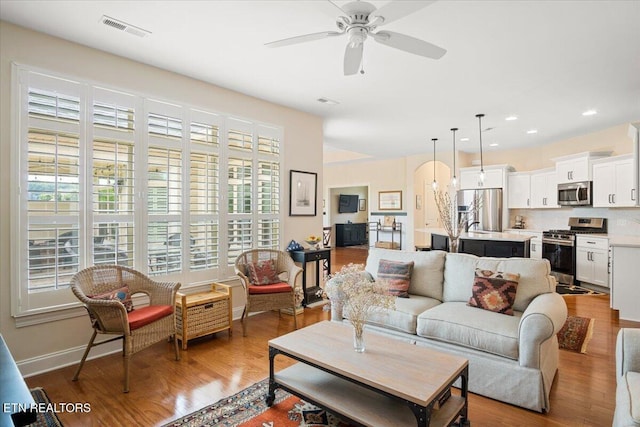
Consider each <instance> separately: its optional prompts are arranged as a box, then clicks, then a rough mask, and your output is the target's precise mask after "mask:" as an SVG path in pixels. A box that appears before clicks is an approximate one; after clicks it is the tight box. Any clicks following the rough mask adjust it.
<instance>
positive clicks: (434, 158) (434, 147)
mask: <svg viewBox="0 0 640 427" xmlns="http://www.w3.org/2000/svg"><path fill="white" fill-rule="evenodd" d="M431 140H432V141H433V182H432V183H431V187H433V191H436V190H437V189H438V182H437V181H436V141H437V140H438V138H433V139H431Z"/></svg>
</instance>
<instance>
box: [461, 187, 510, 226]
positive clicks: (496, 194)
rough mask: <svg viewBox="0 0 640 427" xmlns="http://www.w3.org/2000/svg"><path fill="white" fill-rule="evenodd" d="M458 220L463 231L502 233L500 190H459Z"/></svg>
mask: <svg viewBox="0 0 640 427" xmlns="http://www.w3.org/2000/svg"><path fill="white" fill-rule="evenodd" d="M457 199H458V220H460V219H461V218H462V219H464V222H465V231H466V230H467V229H468V230H469V231H474V230H482V231H502V189H501V188H486V189H481V190H460V191H458V193H457Z"/></svg>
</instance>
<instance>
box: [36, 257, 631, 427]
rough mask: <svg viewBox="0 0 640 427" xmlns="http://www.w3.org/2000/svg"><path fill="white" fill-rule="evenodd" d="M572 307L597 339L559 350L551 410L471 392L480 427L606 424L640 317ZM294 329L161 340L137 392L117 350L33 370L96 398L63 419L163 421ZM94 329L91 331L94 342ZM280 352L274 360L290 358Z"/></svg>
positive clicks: (308, 318) (602, 307) (54, 395)
mask: <svg viewBox="0 0 640 427" xmlns="http://www.w3.org/2000/svg"><path fill="white" fill-rule="evenodd" d="M366 256H367V251H366V250H362V249H350V248H336V249H335V250H333V251H332V268H333V270H334V271H337V270H338V269H339V268H340V267H341V266H342V265H344V264H347V263H349V262H353V263H364V261H365V259H366ZM565 300H566V302H567V306H568V308H569V314H571V315H577V316H583V317H593V318H595V319H596V320H595V328H594V334H593V339H592V340H591V342H590V343H589V347H588V349H587V353H586V354H578V353H572V352H568V351H564V350H561V351H560V368H559V371H558V373H557V375H556V378H555V380H554V385H553V389H552V391H551V411H550V412H549V413H548V414H538V413H536V412H532V411H528V410H525V409H521V408H518V407H515V406H512V405H507V404H504V403H501V402H498V401H494V400H491V399H487V398H485V397H482V396H478V395H474V394H471V395H470V398H469V419H470V420H471V423H472V425H473V426H475V427H478V426H514V425H516V426H598V427H600V426H608V425H611V421H612V418H613V410H614V406H615V340H616V334H617V333H618V330H619V329H620V328H621V327H640V323H636V322H625V321H619V320H618V318H617V316H616V314H615V312H613V311H612V310H610V309H609V300H608V296H566V297H565ZM324 319H329V313H328V312H325V311H323V310H322V307H315V308H310V309H309V308H308V309H306V310H305V312H304V314H303V315H301V316H299V317H298V322H299V324H301V325H302V326H305V325H309V324H313V323H315V322H318V321H321V320H324ZM292 329H293V318H292V317H291V316H287V315H282V316H281V317H280V316H278V314H277V313H275V312H268V313H262V314H259V315H256V316H252V317H251V319H250V321H249V336H248V337H243V336H242V328H241V325H240V322H239V321H235V322H234V325H233V335H232V336H231V337H229V336H228V335H227V333H218V334H216V335H215V336H214V337H205V338H202V339H198V340H193V341H190V342H189V349H188V350H187V351H183V352H182V359H181V360H180V361H179V362H176V361H175V360H174V359H173V351H172V347H171V345H170V344H168V343H164V342H162V343H158V344H156V345H154V346H152V347H150V348H148V349H146V350H144V351H142V352H140V353H138V354H135V355H134V356H133V358H132V361H131V364H132V366H131V386H130V389H131V391H130V392H129V393H127V394H125V393H122V356H121V355H115V354H114V355H110V356H107V357H103V358H100V359H95V360H90V361H88V362H87V363H86V365H85V367H84V369H83V371H82V373H81V374H80V379H79V381H78V382H72V381H71V377H72V376H73V374H74V371H75V369H76V366H69V367H66V368H62V369H58V370H56V371H52V372H48V373H45V374H41V375H37V376H33V377H30V378H27V380H26V381H27V384H28V385H29V386H30V387H36V386H41V387H44V388H45V390H46V391H47V393H48V395H49V397H50V398H51V401H52V402H54V403H62V402H67V403H85V402H86V403H89V404H90V405H91V412H90V413H60V414H59V417H60V419H61V421H62V422H63V423H64V425H65V426H83V427H84V426H121V425H123V426H124V425H126V426H134V425H135V426H154V425H162V424H164V423H167V422H169V421H172V420H174V419H176V418H179V417H181V416H183V415H186V414H189V413H191V412H193V411H196V410H198V409H200V408H202V407H204V406H206V405H208V404H211V403H214V402H216V401H218V400H219V399H222V398H224V397H226V396H229V395H231V394H233V393H235V392H237V391H239V390H242V389H243V388H245V387H247V386H249V385H251V384H253V383H255V382H257V381H260V380H262V379H264V378H266V377H267V376H268V372H269V367H268V366H269V365H268V360H269V358H268V354H267V341H268V340H269V339H271V338H274V337H276V336H279V335H282V334H285V333H287V332H290V331H291V330H292ZM88 339H89V337H88V336H87V340H88ZM290 363H291V362H289V361H288V360H287V359H285V358H276V368H277V369H281V368H283V367H285V366H288V365H289V364H290Z"/></svg>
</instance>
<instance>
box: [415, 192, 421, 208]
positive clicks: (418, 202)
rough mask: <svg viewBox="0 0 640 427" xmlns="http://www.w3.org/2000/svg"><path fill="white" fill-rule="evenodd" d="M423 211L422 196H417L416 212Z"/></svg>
mask: <svg viewBox="0 0 640 427" xmlns="http://www.w3.org/2000/svg"><path fill="white" fill-rule="evenodd" d="M420 209H422V194H416V210H420Z"/></svg>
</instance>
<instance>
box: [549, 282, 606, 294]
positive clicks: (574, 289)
mask: <svg viewBox="0 0 640 427" xmlns="http://www.w3.org/2000/svg"><path fill="white" fill-rule="evenodd" d="M556 292H557V293H559V294H562V295H604V294H603V293H602V292H598V291H594V290H593V289H587V288H583V287H582V286H578V285H565V284H563V283H558V284H557V285H556Z"/></svg>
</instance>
